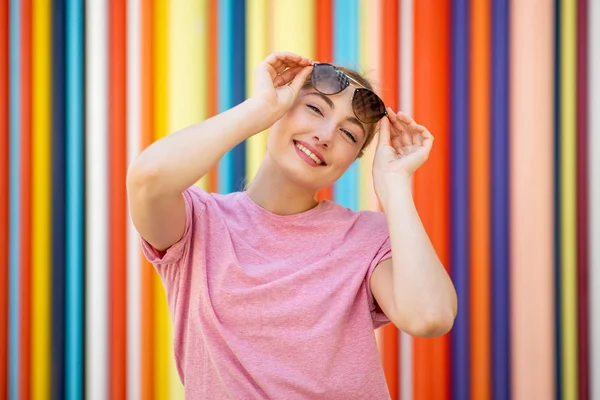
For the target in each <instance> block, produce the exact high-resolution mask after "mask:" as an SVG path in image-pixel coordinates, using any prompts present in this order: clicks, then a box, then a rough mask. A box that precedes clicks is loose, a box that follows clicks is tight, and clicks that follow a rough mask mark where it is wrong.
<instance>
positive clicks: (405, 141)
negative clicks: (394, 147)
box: [402, 132, 413, 146]
mask: <svg viewBox="0 0 600 400" xmlns="http://www.w3.org/2000/svg"><path fill="white" fill-rule="evenodd" d="M411 144H413V141H412V135H411V134H409V133H408V132H403V133H402V145H403V146H410V145H411Z"/></svg>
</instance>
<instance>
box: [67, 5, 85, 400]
mask: <svg viewBox="0 0 600 400" xmlns="http://www.w3.org/2000/svg"><path fill="white" fill-rule="evenodd" d="M66 8H67V10H66V11H67V15H66V28H67V34H66V37H67V49H66V58H67V60H66V69H67V76H66V86H67V87H66V94H67V99H66V100H67V101H66V103H67V104H68V105H69V106H68V107H67V110H66V112H67V115H66V137H67V142H66V155H67V160H66V163H67V168H66V169H67V198H66V205H67V207H66V217H67V221H66V236H67V238H66V246H67V255H66V261H67V264H66V279H67V282H66V289H67V290H66V310H65V312H66V323H67V327H66V332H65V333H66V340H65V352H66V354H65V362H66V370H65V380H66V382H65V394H66V398H67V399H81V398H82V397H83V268H84V264H83V249H84V243H83V236H84V235H83V201H84V198H83V192H84V189H85V188H84V183H83V172H84V158H83V152H84V148H83V135H84V130H83V113H84V110H83V104H84V99H83V96H84V93H83V83H84V82H83V57H84V54H83V19H84V15H83V4H82V0H67V7H66Z"/></svg>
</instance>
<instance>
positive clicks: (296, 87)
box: [290, 65, 313, 98]
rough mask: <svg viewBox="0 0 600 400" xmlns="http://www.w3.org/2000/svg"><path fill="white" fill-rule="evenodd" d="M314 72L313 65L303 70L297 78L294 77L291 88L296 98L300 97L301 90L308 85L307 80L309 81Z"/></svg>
mask: <svg viewBox="0 0 600 400" xmlns="http://www.w3.org/2000/svg"><path fill="white" fill-rule="evenodd" d="M312 70H313V67H312V65H308V66H306V67H304V68H302V69H301V70H300V72H298V73H297V74H296V76H295V77H294V80H293V81H292V83H291V84H290V87H291V88H292V91H293V92H294V98H296V97H298V94H299V93H300V90H301V89H302V87H303V86H304V83H306V79H308V77H309V76H310V74H311V72H312Z"/></svg>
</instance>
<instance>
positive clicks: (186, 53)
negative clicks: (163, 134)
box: [168, 0, 208, 190]
mask: <svg viewBox="0 0 600 400" xmlns="http://www.w3.org/2000/svg"><path fill="white" fill-rule="evenodd" d="M169 5H170V9H169V28H168V29H169V37H168V43H169V46H168V55H169V56H168V60H169V67H168V70H169V71H168V72H169V88H168V90H169V133H172V132H176V131H178V130H180V129H183V128H185V127H187V126H190V125H192V124H195V123H198V122H200V121H203V120H204V119H206V111H207V101H208V93H207V85H206V83H207V73H208V70H207V63H206V59H207V52H208V36H207V35H208V32H207V30H208V19H207V17H208V3H207V0H197V1H196V0H182V1H175V2H169ZM198 185H199V186H200V187H202V188H203V189H204V190H208V176H205V177H203V178H202V179H201V180H200V182H198Z"/></svg>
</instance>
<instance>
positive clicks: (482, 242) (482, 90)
mask: <svg viewBox="0 0 600 400" xmlns="http://www.w3.org/2000/svg"><path fill="white" fill-rule="evenodd" d="M490 29H491V21H490V2H489V0H471V35H470V37H471V93H470V95H471V104H470V106H471V127H472V129H471V160H470V164H471V185H470V186H471V226H470V229H471V246H470V247H471V302H470V303H471V333H470V334H471V342H472V345H471V395H472V396H473V398H474V399H488V398H490V384H491V382H490V368H491V367H490V348H491V343H490V335H491V332H490V310H491V308H490V307H491V306H490V268H489V267H490V246H489V243H490V242H489V240H490V189H489V183H490V182H489V175H490V129H489V128H490V107H489V104H490V101H489V100H490V60H489V59H490V45H491V43H490Z"/></svg>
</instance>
